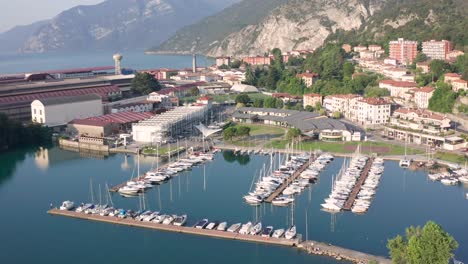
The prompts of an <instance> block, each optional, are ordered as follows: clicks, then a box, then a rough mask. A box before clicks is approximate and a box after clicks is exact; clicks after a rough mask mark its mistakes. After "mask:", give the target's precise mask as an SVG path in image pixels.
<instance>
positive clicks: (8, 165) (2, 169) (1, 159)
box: [0, 150, 27, 186]
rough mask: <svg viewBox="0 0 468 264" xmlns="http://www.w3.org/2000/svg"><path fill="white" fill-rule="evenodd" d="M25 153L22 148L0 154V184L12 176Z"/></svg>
mask: <svg viewBox="0 0 468 264" xmlns="http://www.w3.org/2000/svg"><path fill="white" fill-rule="evenodd" d="M26 154H27V152H25V151H22V150H21V151H13V152H6V153H2V154H0V165H1V166H0V186H1V185H2V184H4V183H5V182H6V181H7V180H8V179H10V178H11V177H13V175H14V173H15V170H16V167H17V166H18V164H20V163H22V161H24V159H25V158H26Z"/></svg>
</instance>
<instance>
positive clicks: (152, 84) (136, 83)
mask: <svg viewBox="0 0 468 264" xmlns="http://www.w3.org/2000/svg"><path fill="white" fill-rule="evenodd" d="M161 88H162V86H161V84H160V83H159V81H158V80H157V79H155V78H154V76H153V75H151V74H149V73H146V72H145V73H141V72H137V74H136V75H135V78H133V80H132V91H133V92H135V93H137V94H142V95H146V94H150V93H152V92H157V91H159V90H161Z"/></svg>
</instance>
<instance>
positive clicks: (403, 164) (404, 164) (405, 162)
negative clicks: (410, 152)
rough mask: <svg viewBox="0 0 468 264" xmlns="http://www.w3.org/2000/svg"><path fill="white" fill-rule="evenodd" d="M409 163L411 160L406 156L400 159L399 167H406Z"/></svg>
mask: <svg viewBox="0 0 468 264" xmlns="http://www.w3.org/2000/svg"><path fill="white" fill-rule="evenodd" d="M410 165H411V160H409V159H407V158H406V157H405V158H404V159H402V160H400V167H402V168H408V167H409V166H410Z"/></svg>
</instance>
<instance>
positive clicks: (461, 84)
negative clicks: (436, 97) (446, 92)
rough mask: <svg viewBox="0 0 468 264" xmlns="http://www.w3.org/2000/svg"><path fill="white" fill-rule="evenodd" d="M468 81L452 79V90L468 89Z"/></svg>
mask: <svg viewBox="0 0 468 264" xmlns="http://www.w3.org/2000/svg"><path fill="white" fill-rule="evenodd" d="M467 83H468V82H467V81H465V80H462V79H460V80H455V81H452V90H453V91H454V92H458V91H460V90H468V87H467V86H468V85H467Z"/></svg>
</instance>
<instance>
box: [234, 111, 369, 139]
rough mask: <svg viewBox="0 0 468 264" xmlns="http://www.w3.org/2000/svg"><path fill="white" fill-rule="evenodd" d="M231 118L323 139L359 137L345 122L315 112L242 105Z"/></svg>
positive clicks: (236, 120) (240, 121)
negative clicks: (296, 131) (293, 129)
mask: <svg viewBox="0 0 468 264" xmlns="http://www.w3.org/2000/svg"><path fill="white" fill-rule="evenodd" d="M232 119H233V121H234V122H239V123H249V124H252V123H262V124H265V125H271V126H278V127H284V128H291V127H293V128H298V129H300V130H301V132H302V134H304V135H307V136H310V137H318V138H319V139H321V140H325V141H351V140H357V139H358V138H359V140H360V139H361V135H360V133H359V132H356V131H354V130H353V129H352V128H349V127H348V125H347V124H346V123H343V122H341V121H339V120H336V119H331V118H328V117H325V116H321V115H319V114H318V113H315V112H304V111H295V110H285V109H274V108H256V107H242V108H239V109H237V110H236V112H234V114H233V116H232Z"/></svg>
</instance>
